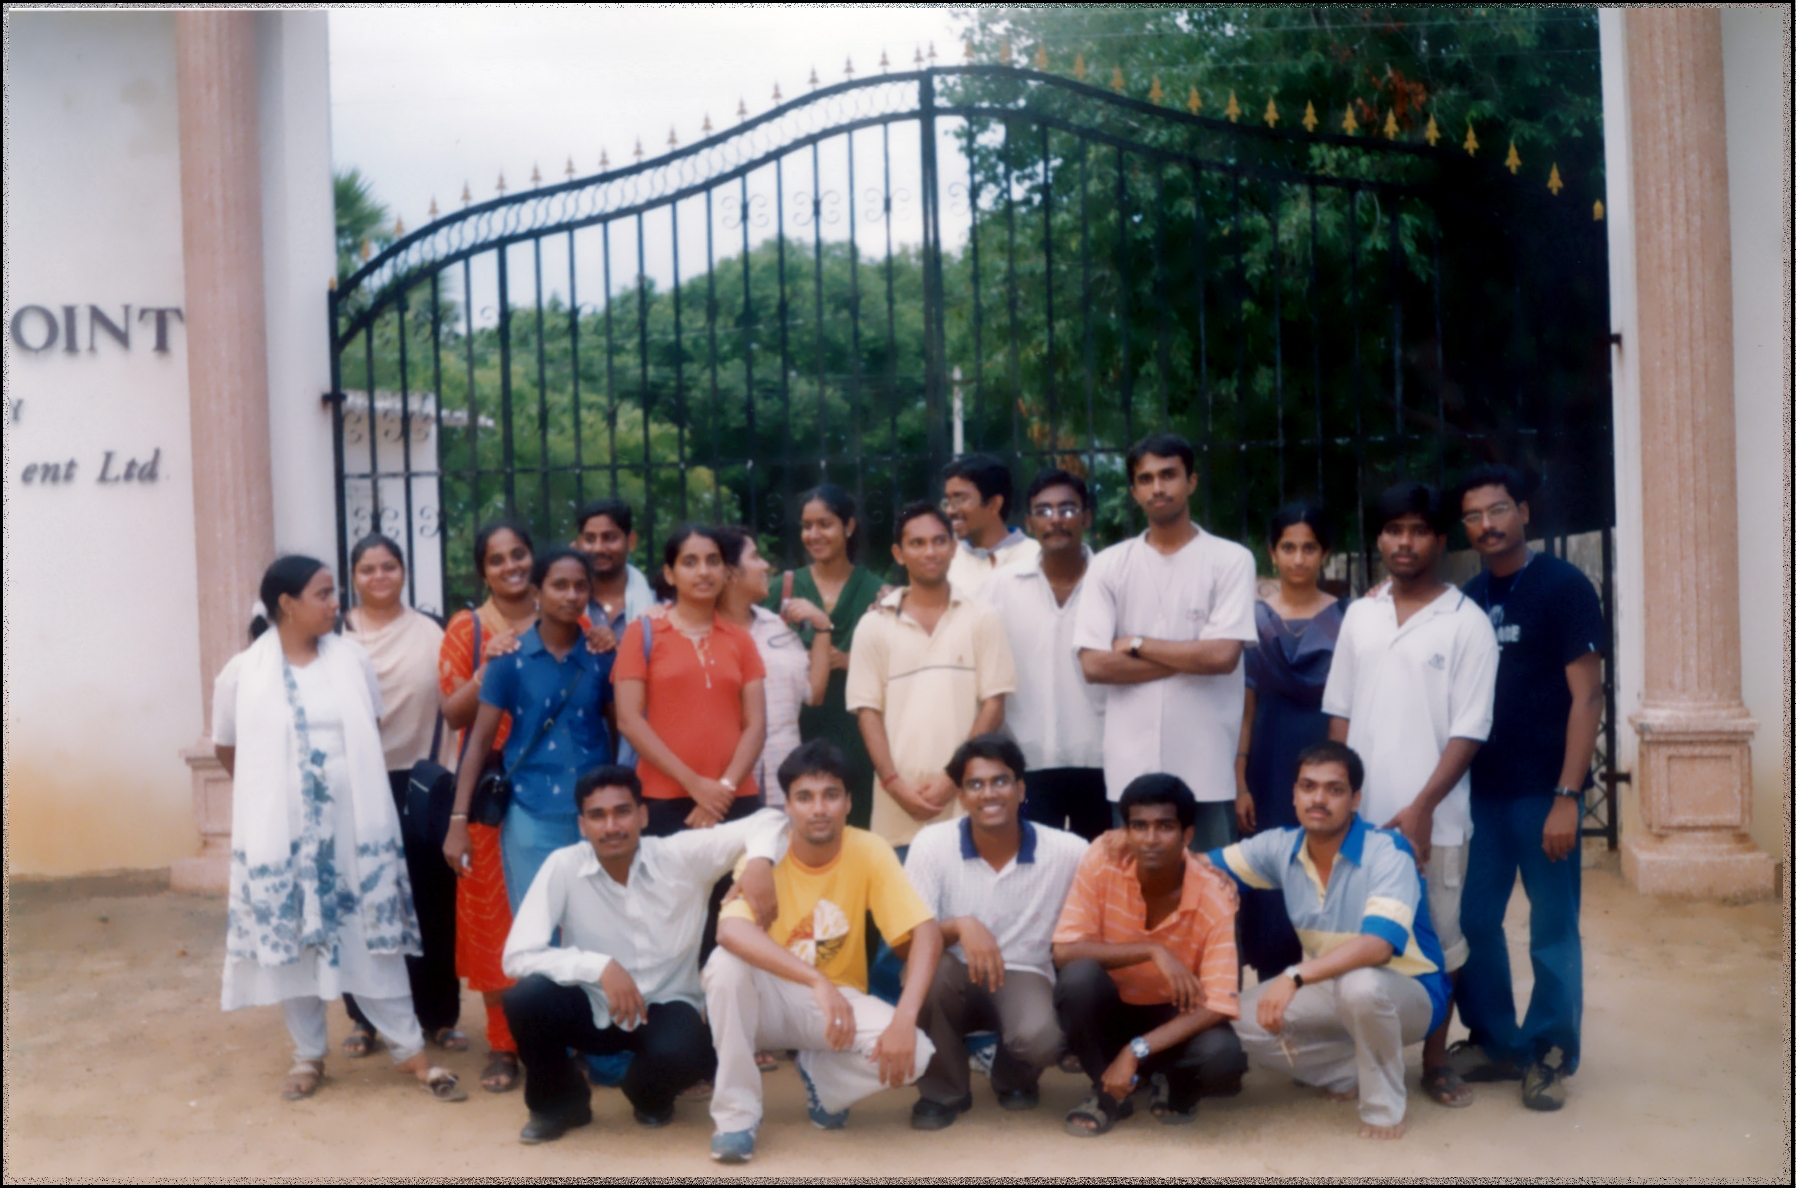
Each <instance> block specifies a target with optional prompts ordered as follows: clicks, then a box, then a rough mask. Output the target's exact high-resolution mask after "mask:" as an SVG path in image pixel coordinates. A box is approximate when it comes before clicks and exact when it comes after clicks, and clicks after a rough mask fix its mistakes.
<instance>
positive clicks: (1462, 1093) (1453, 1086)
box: [1422, 1064, 1472, 1110]
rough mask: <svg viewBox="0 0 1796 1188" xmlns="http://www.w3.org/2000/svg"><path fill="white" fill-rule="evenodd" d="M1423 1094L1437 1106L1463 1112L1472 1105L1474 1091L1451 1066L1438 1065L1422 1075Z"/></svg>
mask: <svg viewBox="0 0 1796 1188" xmlns="http://www.w3.org/2000/svg"><path fill="white" fill-rule="evenodd" d="M1422 1092H1424V1093H1426V1094H1427V1095H1428V1099H1429V1100H1430V1101H1432V1102H1434V1104H1436V1105H1443V1106H1446V1107H1447V1108H1448V1109H1450V1110H1463V1109H1465V1108H1466V1107H1467V1106H1469V1105H1471V1104H1472V1091H1471V1089H1469V1088H1467V1086H1466V1083H1465V1082H1464V1081H1463V1080H1461V1079H1460V1076H1459V1074H1458V1073H1456V1072H1454V1071H1453V1066H1452V1065H1450V1064H1441V1065H1436V1066H1435V1067H1434V1068H1430V1069H1426V1070H1424V1071H1423V1073H1422Z"/></svg>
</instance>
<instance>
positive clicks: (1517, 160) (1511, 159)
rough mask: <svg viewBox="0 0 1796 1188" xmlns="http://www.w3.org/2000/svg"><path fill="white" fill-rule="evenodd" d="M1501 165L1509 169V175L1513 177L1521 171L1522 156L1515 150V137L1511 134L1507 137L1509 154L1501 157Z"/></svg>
mask: <svg viewBox="0 0 1796 1188" xmlns="http://www.w3.org/2000/svg"><path fill="white" fill-rule="evenodd" d="M1503 166H1504V168H1506V169H1508V170H1509V176H1510V177H1514V176H1515V175H1516V174H1518V173H1520V172H1521V168H1522V158H1521V154H1519V153H1517V152H1516V151H1515V138H1514V137H1513V136H1512V137H1510V138H1509V155H1508V156H1507V157H1504V158H1503Z"/></svg>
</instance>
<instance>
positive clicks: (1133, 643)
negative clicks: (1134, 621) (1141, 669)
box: [1129, 635, 1147, 660]
mask: <svg viewBox="0 0 1796 1188" xmlns="http://www.w3.org/2000/svg"><path fill="white" fill-rule="evenodd" d="M1146 642H1147V641H1146V640H1145V639H1142V638H1141V637H1140V636H1139V635H1137V636H1136V637H1135V638H1134V639H1131V640H1130V641H1129V655H1131V656H1133V657H1135V659H1137V660H1139V659H1141V645H1142V644H1144V643H1146Z"/></svg>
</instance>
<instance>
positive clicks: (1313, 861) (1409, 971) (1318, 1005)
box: [1208, 742, 1450, 1138]
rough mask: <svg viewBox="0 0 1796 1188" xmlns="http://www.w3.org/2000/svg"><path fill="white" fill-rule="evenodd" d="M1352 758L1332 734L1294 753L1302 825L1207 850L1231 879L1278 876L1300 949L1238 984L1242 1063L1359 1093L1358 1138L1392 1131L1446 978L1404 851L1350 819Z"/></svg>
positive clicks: (1438, 1015) (1439, 1010) (1262, 880)
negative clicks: (1408, 1063) (1412, 1055)
mask: <svg viewBox="0 0 1796 1188" xmlns="http://www.w3.org/2000/svg"><path fill="white" fill-rule="evenodd" d="M1364 775H1365V769H1364V767H1363V766H1362V765H1361V763H1360V758H1359V756H1358V755H1357V754H1355V753H1354V751H1353V750H1352V749H1351V748H1349V747H1347V746H1346V745H1345V744H1342V743H1338V742H1323V743H1318V744H1316V745H1315V746H1313V747H1310V748H1309V749H1308V750H1306V751H1304V752H1303V753H1302V754H1301V755H1299V756H1298V758H1297V784H1296V787H1295V789H1294V790H1293V795H1294V797H1295V798H1296V803H1297V819H1298V821H1299V822H1301V823H1302V828H1297V829H1274V830H1268V831H1267V832H1265V833H1259V834H1256V835H1254V836H1253V837H1251V838H1248V839H1247V840H1246V841H1243V842H1240V843H1239V844H1237V845H1232V846H1227V847H1225V848H1223V849H1219V850H1212V851H1210V853H1209V855H1208V858H1209V860H1210V862H1211V863H1212V864H1213V865H1215V866H1216V867H1217V868H1218V869H1219V870H1222V871H1224V872H1225V873H1227V874H1229V875H1232V876H1234V878H1235V880H1236V882H1238V883H1239V884H1240V885H1241V886H1243V887H1251V888H1254V889H1256V890H1271V889H1273V888H1278V889H1279V890H1282V891H1283V892H1284V895H1285V911H1286V912H1287V913H1288V914H1289V915H1290V917H1291V925H1292V927H1293V928H1295V929H1296V930H1297V938H1298V940H1299V941H1301V942H1302V944H1303V954H1304V959H1303V960H1302V961H1300V962H1298V963H1297V964H1296V965H1293V966H1291V967H1290V968H1289V969H1286V970H1285V971H1284V972H1283V973H1281V974H1279V975H1278V976H1277V977H1275V978H1270V979H1267V980H1266V981H1263V982H1261V983H1260V984H1259V985H1257V986H1255V987H1254V988H1253V989H1251V990H1249V991H1248V992H1247V993H1245V994H1243V995H1242V996H1241V1015H1240V1018H1239V1019H1237V1020H1236V1021H1235V1025H1234V1026H1235V1033H1236V1035H1237V1036H1239V1037H1240V1040H1241V1046H1242V1048H1244V1049H1245V1050H1246V1052H1247V1057H1248V1060H1249V1061H1250V1062H1251V1063H1253V1064H1254V1065H1257V1066H1260V1067H1264V1068H1269V1069H1276V1070H1277V1071H1279V1072H1281V1073H1285V1074H1287V1075H1289V1076H1291V1077H1293V1078H1295V1079H1296V1080H1298V1081H1301V1082H1303V1083H1304V1084H1308V1085H1316V1086H1319V1087H1321V1089H1322V1090H1323V1091H1324V1092H1325V1093H1327V1094H1328V1095H1329V1096H1330V1097H1332V1098H1334V1099H1336V1100H1341V1101H1345V1100H1348V1099H1351V1098H1352V1097H1354V1096H1355V1095H1356V1094H1357V1096H1358V1097H1359V1115H1360V1123H1361V1125H1360V1135H1361V1137H1363V1138H1401V1137H1402V1136H1403V1113H1404V1102H1405V1090H1404V1084H1403V1048H1404V1045H1406V1044H1413V1043H1417V1042H1419V1041H1420V1040H1422V1039H1423V1038H1424V1037H1426V1036H1427V1035H1428V1033H1429V1032H1430V1031H1432V1030H1433V1029H1434V1028H1435V1027H1436V1026H1438V1025H1439V1024H1440V1022H1441V1020H1443V1019H1444V1018H1446V1012H1447V1000H1448V995H1449V994H1450V989H1449V986H1448V983H1447V977H1446V974H1445V973H1444V972H1443V965H1444V962H1443V960H1442V958H1441V947H1440V942H1439V940H1437V939H1436V938H1435V935H1434V929H1433V928H1432V927H1431V926H1430V925H1429V922H1428V908H1427V899H1426V897H1425V896H1424V894H1423V886H1422V877H1421V875H1420V873H1419V872H1418V870H1417V868H1416V859H1415V852H1414V851H1413V850H1411V849H1410V846H1409V843H1408V842H1407V841H1406V840H1404V838H1403V835H1402V834H1400V833H1398V832H1396V831H1395V830H1390V829H1373V828H1371V827H1370V826H1368V825H1367V824H1366V823H1365V822H1364V821H1362V820H1360V818H1359V814H1358V810H1359V799H1360V785H1361V783H1362V781H1363V779H1364Z"/></svg>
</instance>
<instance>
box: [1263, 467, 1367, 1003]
mask: <svg viewBox="0 0 1796 1188" xmlns="http://www.w3.org/2000/svg"><path fill="white" fill-rule="evenodd" d="M1267 539H1268V541H1270V542H1271V552H1272V565H1273V568H1274V569H1276V570H1277V571H1278V589H1277V591H1276V592H1275V593H1273V595H1272V596H1271V597H1269V598H1265V599H1261V600H1260V601H1258V602H1256V603H1255V604H1254V626H1255V627H1256V628H1257V629H1258V631H1259V646H1257V647H1253V648H1249V649H1248V650H1247V656H1246V664H1247V706H1246V713H1245V718H1244V721H1243V722H1242V729H1241V749H1240V751H1239V752H1238V753H1237V754H1236V757H1235V781H1236V788H1237V792H1236V796H1235V815H1236V818H1237V822H1238V823H1239V825H1240V827H1241V833H1242V836H1247V835H1248V834H1252V833H1255V832H1257V831H1259V830H1262V829H1284V828H1288V827H1291V826H1295V825H1296V824H1297V823H1298V822H1297V809H1296V806H1295V805H1294V803H1293V801H1292V788H1293V786H1294V785H1295V784H1296V782H1297V756H1298V754H1299V752H1301V751H1302V750H1303V749H1304V748H1305V747H1307V746H1309V745H1310V744H1312V743H1318V742H1321V741H1322V740H1323V739H1325V738H1327V737H1328V718H1327V716H1326V715H1324V714H1323V712H1322V687H1323V686H1324V685H1326V684H1327V683H1328V669H1329V665H1330V664H1331V663H1332V662H1333V660H1334V650H1335V641H1336V640H1337V639H1338V638H1339V637H1340V634H1341V619H1342V617H1343V616H1344V614H1345V613H1346V605H1345V604H1344V603H1342V602H1340V601H1338V600H1337V599H1336V598H1335V597H1334V596H1333V595H1332V594H1329V593H1328V592H1327V591H1325V590H1323V589H1322V588H1321V587H1320V586H1319V585H1318V584H1317V582H1318V580H1319V579H1320V578H1321V576H1322V567H1323V565H1324V563H1325V562H1327V560H1328V551H1329V545H1330V543H1331V538H1330V535H1329V532H1328V528H1327V526H1326V525H1325V524H1324V523H1323V518H1322V510H1321V509H1320V508H1318V507H1315V506H1314V505H1312V504H1307V503H1294V504H1291V505H1289V506H1287V507H1285V508H1283V509H1281V510H1280V511H1279V513H1278V514H1277V515H1276V516H1274V517H1273V518H1272V530H1271V532H1270V533H1268V534H1267ZM1302 960H1303V948H1302V946H1300V945H1299V944H1298V942H1297V934H1296V932H1295V931H1293V930H1292V928H1291V921H1290V917H1288V916H1287V915H1286V914H1285V898H1284V894H1283V892H1280V891H1247V892H1245V893H1244V894H1243V895H1242V897H1241V961H1242V964H1244V965H1251V966H1253V967H1254V969H1255V970H1256V971H1257V972H1258V973H1259V975H1260V977H1261V978H1262V979H1265V978H1269V977H1272V976H1274V975H1276V974H1277V973H1278V972H1279V971H1281V970H1283V969H1285V968H1286V967H1288V966H1291V965H1294V964H1296V963H1297V962H1299V961H1302Z"/></svg>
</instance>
